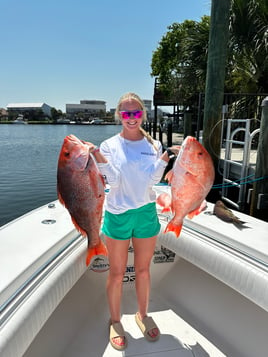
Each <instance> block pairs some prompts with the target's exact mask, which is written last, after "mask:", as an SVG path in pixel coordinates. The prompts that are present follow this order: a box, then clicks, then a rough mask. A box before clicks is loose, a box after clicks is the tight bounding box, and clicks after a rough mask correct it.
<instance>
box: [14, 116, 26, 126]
mask: <svg viewBox="0 0 268 357" xmlns="http://www.w3.org/2000/svg"><path fill="white" fill-rule="evenodd" d="M13 124H28V123H27V121H25V120H24V117H23V115H22V114H19V115H18V116H17V118H16V119H15V120H13Z"/></svg>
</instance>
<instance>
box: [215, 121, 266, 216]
mask: <svg viewBox="0 0 268 357" xmlns="http://www.w3.org/2000/svg"><path fill="white" fill-rule="evenodd" d="M223 122H224V121H223ZM250 123H251V119H227V131H226V140H225V155H224V163H223V180H222V199H223V200H225V201H226V202H228V203H230V204H231V205H232V206H234V207H235V208H237V209H238V210H243V209H244V206H245V203H246V196H247V187H246V180H247V178H248V175H249V169H250V153H251V148H252V141H253V139H254V137H255V135H256V134H258V133H259V132H260V129H255V130H253V131H252V132H251V131H250V130H251V129H250ZM237 125H239V126H238V127H236V126H237ZM234 127H236V128H234ZM222 131H223V129H222ZM241 133H242V134H243V133H244V135H242V136H243V139H240V140H239V139H235V137H236V136H237V135H239V134H241ZM233 145H236V146H238V147H241V148H242V150H241V151H240V155H239V156H240V157H239V158H238V160H234V159H233V158H232V157H233V156H232V154H233ZM232 166H236V167H237V168H238V171H239V174H238V175H239V179H238V180H234V179H233V178H232V173H231V168H232ZM230 187H237V188H238V201H237V202H234V201H233V200H231V199H230V198H228V191H229V188H230Z"/></svg>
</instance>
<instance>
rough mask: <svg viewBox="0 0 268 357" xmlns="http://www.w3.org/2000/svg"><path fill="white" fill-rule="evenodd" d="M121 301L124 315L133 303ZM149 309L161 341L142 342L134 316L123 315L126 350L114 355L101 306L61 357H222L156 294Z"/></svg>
mask: <svg viewBox="0 0 268 357" xmlns="http://www.w3.org/2000/svg"><path fill="white" fill-rule="evenodd" d="M124 301H125V303H124V304H123V310H124V311H135V309H136V300H135V296H134V294H133V293H129V294H126V296H125V298H124ZM103 303H105V301H103ZM126 305H127V306H126ZM165 308H166V309H165ZM103 309H104V311H105V313H104V311H103ZM151 309H152V310H153V311H154V312H152V313H150V316H152V317H153V318H154V320H155V322H156V323H157V325H158V327H159V329H160V331H161V338H160V339H159V340H158V341H156V342H148V341H147V340H145V338H144V337H143V335H142V333H141V331H140V329H139V327H138V326H137V324H136V322H135V315H134V314H133V313H124V314H123V316H122V324H123V326H124V328H125V331H126V336H127V340H128V347H127V349H126V350H125V351H124V352H119V351H116V350H115V349H114V348H113V347H112V346H111V345H110V344H109V342H108V341H109V334H108V322H107V317H108V316H109V313H108V311H106V309H105V307H104V305H103V304H101V305H100V306H99V308H98V309H97V311H96V312H95V313H94V315H95V316H92V314H90V315H89V316H88V319H89V320H91V319H94V321H95V324H94V330H93V326H92V321H86V322H85V323H84V325H83V327H82V328H81V330H80V331H79V332H78V333H77V335H76V336H75V337H74V338H73V340H72V341H71V343H70V344H69V345H67V348H66V350H65V351H64V352H63V354H62V356H64V357H74V356H77V357H78V356H79V357H83V356H92V357H93V356H96V357H97V356H103V357H117V356H129V357H130V356H133V357H134V356H152V357H158V356H166V357H175V356H176V357H206V356H217V357H221V356H225V355H224V354H223V353H222V352H221V351H220V350H219V349H218V348H217V347H215V346H214V345H213V343H211V342H209V341H208V340H207V339H206V338H205V337H204V336H202V334H201V333H199V332H198V331H197V330H196V329H194V328H193V327H192V326H190V325H189V324H188V323H187V322H185V321H184V320H183V319H182V318H181V317H180V316H179V315H178V314H177V313H176V312H175V311H173V310H172V309H170V306H169V304H168V303H167V302H165V301H163V300H161V298H159V299H158V298H157V297H156V294H155V295H154V297H153V299H152V300H151ZM158 309H159V310H158ZM96 313H97V314H96ZM92 346H94V348H92ZM25 357H26V356H25Z"/></svg>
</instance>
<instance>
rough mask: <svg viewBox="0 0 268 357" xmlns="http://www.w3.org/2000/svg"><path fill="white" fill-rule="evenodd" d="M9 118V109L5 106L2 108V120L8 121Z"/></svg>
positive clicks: (0, 114)
mask: <svg viewBox="0 0 268 357" xmlns="http://www.w3.org/2000/svg"><path fill="white" fill-rule="evenodd" d="M7 119H8V113H7V110H6V109H4V108H0V121H6V120H7Z"/></svg>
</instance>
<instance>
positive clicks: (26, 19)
mask: <svg viewBox="0 0 268 357" xmlns="http://www.w3.org/2000/svg"><path fill="white" fill-rule="evenodd" d="M210 7H211V1H210V0H186V1H182V0H135V1H130V0H45V1H41V0H0V13H1V20H0V45H1V49H0V68H1V69H0V108H6V107H7V105H8V104H10V103H46V104H48V105H50V106H51V107H54V108H56V109H60V110H62V111H63V112H65V111H66V107H65V105H66V104H78V103H80V100H103V101H105V102H106V109H107V111H108V110H109V109H110V108H115V107H116V105H117V102H118V100H119V98H120V96H121V95H122V94H124V93H125V92H129V91H131V92H135V93H137V94H138V95H140V97H141V98H143V99H151V100H152V99H153V91H154V78H153V77H151V75H150V73H151V60H152V54H153V52H154V51H155V50H156V49H157V46H158V44H159V42H160V41H161V39H162V37H163V36H164V35H165V34H166V33H167V31H168V26H170V25H172V24H173V23H174V22H178V23H182V22H183V21H184V20H187V19H189V20H194V21H200V19H201V17H202V16H203V15H210Z"/></svg>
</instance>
